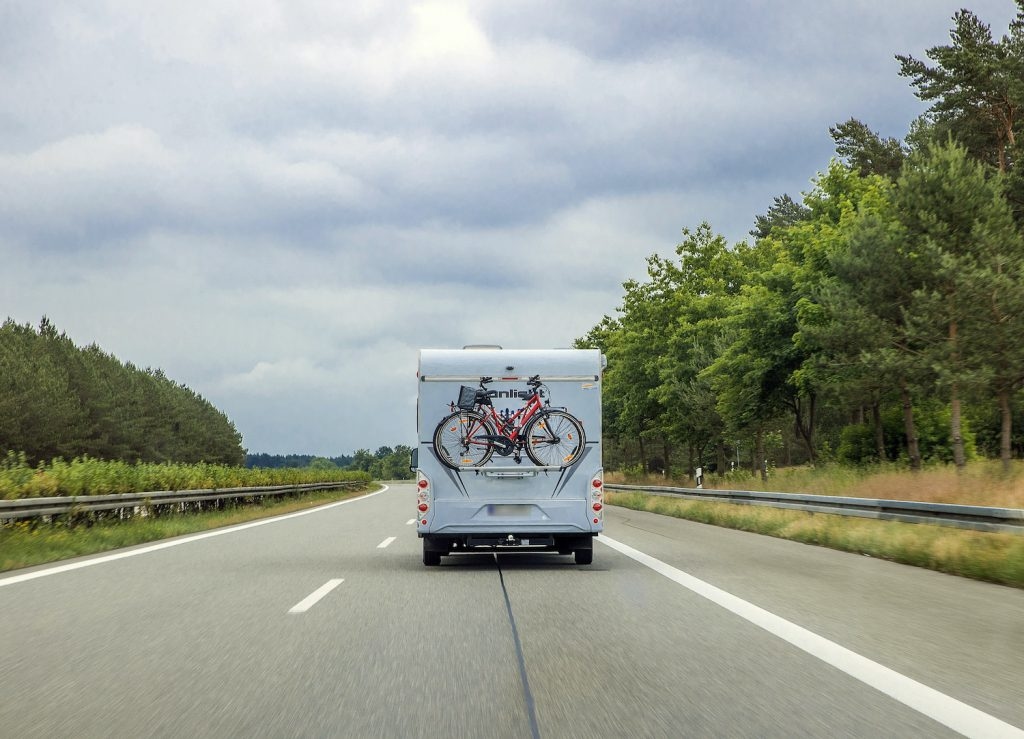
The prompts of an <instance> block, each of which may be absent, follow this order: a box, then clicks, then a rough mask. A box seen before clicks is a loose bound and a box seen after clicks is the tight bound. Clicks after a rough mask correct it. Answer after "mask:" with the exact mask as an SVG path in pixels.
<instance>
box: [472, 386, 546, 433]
mask: <svg viewBox="0 0 1024 739" xmlns="http://www.w3.org/2000/svg"><path fill="white" fill-rule="evenodd" d="M543 407H544V405H543V403H541V402H540V390H538V389H534V391H533V393H532V394H531V395H530V397H528V398H527V399H526V401H525V405H524V406H523V407H522V408H520V409H519V410H517V411H516V412H515V413H513V414H512V415H510V416H508V417H507V418H502V417H501V415H499V414H498V412H497V411H495V410H494V406H493V405H488V406H483V407H481V406H480V405H477V409H478V410H480V412H481V413H483V414H484V417H485V418H489V419H491V421H493V422H494V428H496V429H497V430H498V433H499V434H501V435H502V436H504V437H505V438H506V439H508V440H509V441H511V442H513V443H515V444H517V445H518V446H520V447H522V446H523V445H524V443H525V442H523V440H522V439H520V438H519V432H520V431H521V430H523V429H524V428H526V424H528V423H529V422H530V419H532V418H533V417H534V416H536V415H537V414H538V413H540V410H541V409H542V408H543ZM484 409H486V410H484Z"/></svg>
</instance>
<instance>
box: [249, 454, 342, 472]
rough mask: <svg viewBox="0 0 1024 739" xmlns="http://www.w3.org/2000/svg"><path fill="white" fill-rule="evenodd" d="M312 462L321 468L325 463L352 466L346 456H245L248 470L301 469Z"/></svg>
mask: <svg viewBox="0 0 1024 739" xmlns="http://www.w3.org/2000/svg"><path fill="white" fill-rule="evenodd" d="M314 462H316V465H317V466H321V467H323V466H325V465H324V462H326V463H327V464H329V465H330V466H332V467H338V468H345V467H348V466H349V465H350V464H352V457H351V456H348V455H346V454H342V455H340V456H337V457H318V456H317V455H315V454H267V453H265V452H259V453H255V454H253V453H249V454H246V455H245V466H246V467H248V468H250V469H253V468H259V469H265V470H277V469H302V468H306V467H311V466H314Z"/></svg>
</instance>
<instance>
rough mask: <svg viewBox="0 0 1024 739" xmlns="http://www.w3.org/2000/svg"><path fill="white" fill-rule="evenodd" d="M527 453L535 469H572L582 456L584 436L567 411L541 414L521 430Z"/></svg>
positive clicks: (575, 419)
mask: <svg viewBox="0 0 1024 739" xmlns="http://www.w3.org/2000/svg"><path fill="white" fill-rule="evenodd" d="M523 436H524V438H525V439H526V454H527V455H528V456H529V457H530V459H531V460H533V463H534V464H535V465H537V466H538V467H571V466H572V465H574V464H576V462H578V461H579V460H580V458H581V457H582V456H583V450H584V448H586V445H587V435H586V433H584V431H583V424H582V423H580V422H579V419H577V418H576V416H574V415H572V414H571V413H567V412H566V411H544V412H542V413H540V414H538V415H537V416H536V417H535V418H534V419H533V420H531V421H530V423H529V424H527V426H526V428H525V429H524V430H523Z"/></svg>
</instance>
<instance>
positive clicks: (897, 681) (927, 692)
mask: <svg viewBox="0 0 1024 739" xmlns="http://www.w3.org/2000/svg"><path fill="white" fill-rule="evenodd" d="M597 540H598V541H599V542H602V543H604V544H606V545H608V546H609V547H611V548H612V549H615V550H616V551H618V552H621V553H622V554H625V555H626V556H627V557H629V558H631V559H633V560H636V561H637V562H639V563H640V564H642V565H644V566H646V567H649V568H651V569H652V570H654V571H655V572H657V573H658V574H659V575H664V576H665V577H667V578H668V579H669V580H672V581H673V582H675V583H678V584H679V585H682V586H683V587H684V588H687V589H689V590H692V591H693V592H694V593H696V594H697V595H700V596H702V597H704V598H707V599H708V600H710V601H711V602H712V603H715V604H716V605H719V606H721V607H722V608H724V609H726V610H727V611H731V612H732V613H735V614H736V615H737V616H739V617H740V618H743V619H746V620H747V621H749V622H750V623H752V624H754V625H755V626H760V627H761V628H762V629H764V630H765V631H767V632H769V633H771V634H774V635H775V636H777V637H779V638H780V639H785V640H786V641H788V642H789V643H790V644H792V645H793V646H795V647H798V648H799V649H802V650H803V651H805V652H807V653H808V654H810V655H811V656H812V657H817V658H818V659H820V660H821V661H823V662H825V663H827V664H830V665H832V666H833V667H835V668H837V669H839V670H842V671H843V672H845V673H846V674H847V675H849V676H851V677H853V678H856V679H857V680H860V681H861V682H862V683H865V684H866V685H870V686H871V687H872V688H875V689H876V690H879V691H881V692H882V693H885V694H886V695H888V696H889V697H891V698H894V699H896V700H898V701H899V702H900V703H903V704H904V705H906V706H909V707H910V708H913V709H914V710H915V711H918V712H920V713H922V714H924V715H925V716H928V717H929V718H932V719H934V720H935V721H938V722H939V723H941V724H944V725H946V726H948V727H949V728H951V729H953V730H954V731H958V732H960V733H961V734H963V735H964V736H968V737H1016V738H1017V739H1021V738H1022V737H1024V731H1022V730H1021V729H1018V728H1017V727H1016V726H1013V725H1011V724H1008V723H1006V722H1005V721H1000V720H999V719H997V718H996V717H995V716H990V715H989V714H987V713H984V712H983V711H979V710H978V709H977V708H974V707H972V706H969V705H967V704H966V703H961V702H960V701H958V700H956V699H955V698H951V697H949V696H948V695H946V694H945V693H940V692H939V691H937V690H935V689H933V688H929V687H928V686H927V685H923V684H922V683H919V682H917V681H916V680H913V679H911V678H909V677H907V676H905V675H901V674H900V673H898V672H896V671H895V670H891V669H889V668H888V667H885V666H884V665H880V664H878V663H877V662H874V661H872V660H870V659H868V658H867V657H862V656H861V655H859V654H857V653H856V652H853V651H850V650H849V649H847V648H846V647H842V646H840V645H838V644H836V643H835V642H833V641H829V640H828V639H826V638H825V637H823V636H818V635H817V634H815V633H814V632H812V631H808V630H807V629H805V628H803V627H802V626H797V625H796V624H794V623H792V622H790V621H787V620H786V619H784V618H781V617H780V616H776V615H775V614H774V613H770V612H768V611H766V610H764V609H763V608H759V607H758V606H755V605H754V604H753V603H748V602H747V601H745V600H743V599H742V598H737V597H736V596H735V595H732V594H731V593H727V592H725V591H724V590H721V589H720V588H716V587H715V586H714V585H711V584H710V583H706V582H704V581H703V580H700V579H698V578H696V577H694V576H693V575H690V574H687V573H686V572H683V571H682V570H679V569H676V568H675V567H673V566H672V565H669V564H666V563H664V562H662V561H661V560H660V559H655V558H654V557H652V556H650V555H649V554H644V553H643V552H641V551H639V550H637V549H633V547H630V546H628V545H626V544H622V543H621V542H618V541H615V539H609V538H608V537H607V536H599V537H597Z"/></svg>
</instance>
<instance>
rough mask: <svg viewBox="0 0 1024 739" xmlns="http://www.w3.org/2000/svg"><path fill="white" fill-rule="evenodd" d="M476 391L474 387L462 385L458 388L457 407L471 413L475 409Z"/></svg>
mask: <svg viewBox="0 0 1024 739" xmlns="http://www.w3.org/2000/svg"><path fill="white" fill-rule="evenodd" d="M476 391H477V389H476V388H475V387H468V386H466V385H463V386H462V387H460V388H459V403H458V406H459V408H461V409H462V410H464V411H471V410H473V408H475V407H476Z"/></svg>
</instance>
